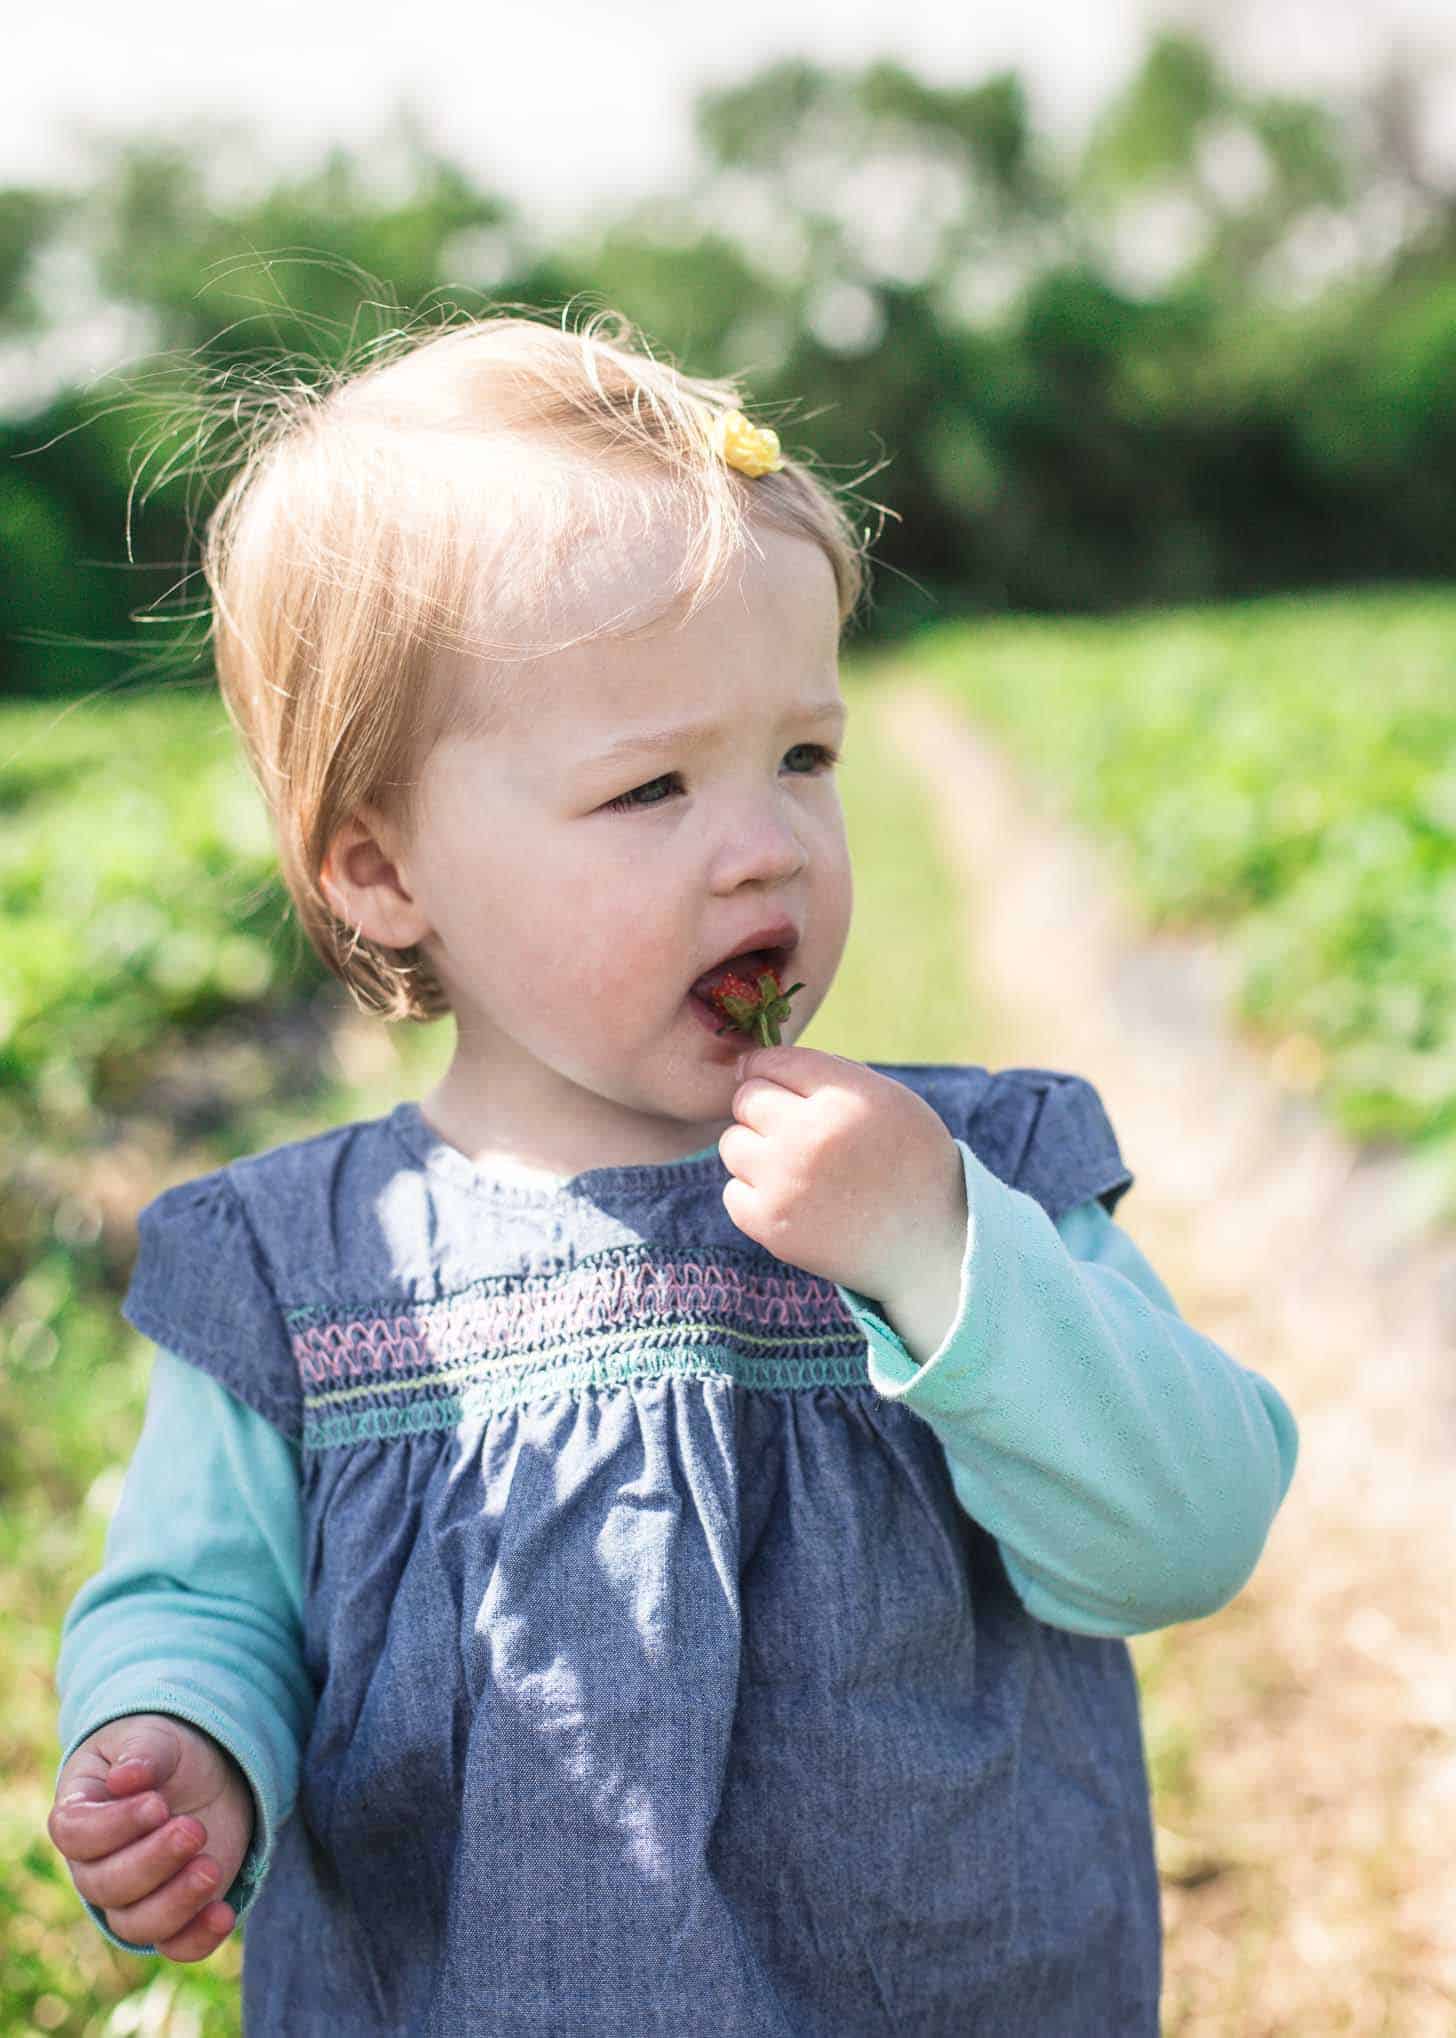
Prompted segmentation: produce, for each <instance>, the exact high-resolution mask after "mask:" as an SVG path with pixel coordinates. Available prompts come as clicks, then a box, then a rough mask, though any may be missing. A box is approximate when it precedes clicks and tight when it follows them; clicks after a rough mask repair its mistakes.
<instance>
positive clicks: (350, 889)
mask: <svg viewBox="0 0 1456 2038" xmlns="http://www.w3.org/2000/svg"><path fill="white" fill-rule="evenodd" d="M388 833H389V831H388V830H387V829H386V828H385V827H384V826H382V824H381V823H380V822H379V820H378V818H377V817H376V816H375V815H373V814H372V813H371V812H370V810H369V809H368V808H367V807H365V808H361V809H360V811H359V813H358V814H357V815H356V816H355V817H354V818H353V820H351V821H347V822H345V824H344V826H343V827H342V828H341V829H340V830H339V831H338V833H337V834H336V835H335V837H334V839H333V841H332V842H331V843H330V845H329V849H328V853H327V854H326V855H325V857H324V860H323V863H322V865H321V866H320V868H319V890H320V891H321V892H322V893H323V895H324V897H325V899H327V901H328V903H329V908H330V910H331V911H332V912H333V913H334V914H335V915H336V916H337V917H338V918H339V919H340V920H342V921H343V922H344V923H345V925H346V926H349V927H354V928H357V929H358V931H359V933H361V934H362V935H364V936H365V937H366V939H368V940H370V941H377V942H379V943H380V945H381V946H382V947H384V948H412V947H414V945H415V944H416V942H418V941H421V940H422V939H423V938H424V936H425V935H427V934H428V933H429V932H430V922H429V920H428V918H427V916H426V915H425V914H424V912H422V911H421V909H420V907H419V906H418V905H417V904H416V902H415V900H414V898H413V896H412V894H411V892H410V889H409V876H408V872H406V871H405V870H404V869H403V868H402V865H401V864H400V863H398V862H396V861H394V860H393V858H392V844H390V843H389V842H388V840H387V839H386V838H387V837H388Z"/></svg>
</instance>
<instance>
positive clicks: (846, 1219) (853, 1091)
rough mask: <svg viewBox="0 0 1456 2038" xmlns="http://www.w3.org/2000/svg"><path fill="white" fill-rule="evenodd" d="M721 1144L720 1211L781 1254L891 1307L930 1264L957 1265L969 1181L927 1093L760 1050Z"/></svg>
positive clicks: (807, 1052)
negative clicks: (724, 1179) (724, 1172)
mask: <svg viewBox="0 0 1456 2038" xmlns="http://www.w3.org/2000/svg"><path fill="white" fill-rule="evenodd" d="M738 1067H739V1074H740V1075H741V1076H742V1078H743V1080H742V1082H741V1083H740V1085H739V1088H738V1089H737V1090H736V1091H735V1093H734V1097H733V1116H734V1118H735V1119H736V1120H737V1123H736V1124H734V1125H730V1126H729V1128H728V1130H727V1131H726V1132H725V1133H724V1134H723V1136H722V1137H721V1139H720V1140H719V1141H718V1151H719V1153H720V1154H721V1155H722V1157H723V1164H724V1166H725V1167H726V1168H727V1169H728V1171H729V1173H730V1174H731V1175H732V1176H733V1180H732V1181H730V1182H729V1183H728V1184H727V1185H726V1187H725V1188H724V1190H723V1207H724V1208H725V1209H726V1210H727V1212H728V1215H729V1216H730V1217H731V1218H732V1219H733V1222H734V1223H735V1224H736V1225H737V1226H738V1229H739V1230H740V1231H742V1232H746V1233H747V1235H748V1237H749V1238H752V1239H755V1240H756V1241H757V1242H758V1244H759V1245H762V1246H766V1247H767V1248H768V1250H769V1251H770V1252H771V1253H773V1254H775V1255H776V1256H777V1258H779V1259H781V1260H787V1261H789V1262H790V1263H791V1264H792V1265H793V1266H796V1267H802V1268H803V1269H804V1271H805V1272H806V1273H809V1274H817V1275H819V1276H820V1277H821V1279H823V1280H826V1281H837V1282H838V1283H840V1285H841V1286H843V1287H845V1288H853V1289H855V1290H857V1291H858V1292H859V1293H860V1294H862V1295H869V1296H873V1297H874V1298H875V1299H876V1300H878V1301H881V1302H885V1303H893V1302H894V1301H895V1300H896V1299H897V1298H898V1297H899V1296H901V1295H903V1294H906V1293H908V1292H911V1291H913V1289H914V1288H915V1287H916V1285H917V1284H918V1283H920V1282H921V1281H923V1280H924V1278H925V1276H926V1273H927V1270H928V1269H944V1268H946V1267H949V1268H951V1269H958V1268H959V1266H960V1262H961V1256H962V1253H963V1251H964V1248H965V1238H966V1225H967V1221H968V1214H967V1210H966V1185H965V1173H964V1170H963V1168H962V1165H961V1156H960V1152H959V1149H958V1148H957V1146H956V1143H955V1141H954V1140H953V1139H952V1138H951V1135H950V1133H949V1132H948V1131H947V1130H946V1127H945V1124H944V1122H943V1120H942V1119H940V1118H939V1117H938V1116H937V1115H936V1113H935V1112H934V1111H933V1110H932V1109H931V1107H930V1106H929V1104H927V1103H926V1102H925V1100H924V1098H923V1097H919V1096H917V1095H916V1094H915V1092H914V1091H913V1090H911V1089H909V1088H907V1086H906V1085H905V1084H904V1083H897V1082H896V1081H895V1080H894V1079H893V1077H890V1076H882V1075H877V1074H876V1073H875V1071H874V1070H873V1069H868V1068H865V1067H864V1065H863V1064H862V1063H861V1062H856V1061H850V1060H848V1059H847V1058H846V1057H845V1056H843V1055H837V1054H824V1053H822V1052H820V1051H819V1050H818V1049H815V1048H810V1047H788V1046H781V1047H759V1048H754V1049H751V1050H750V1051H749V1052H748V1053H747V1054H745V1055H744V1056H743V1057H742V1058H741V1059H740V1061H739V1064H738Z"/></svg>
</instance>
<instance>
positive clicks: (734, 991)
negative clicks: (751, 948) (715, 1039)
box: [704, 963, 804, 1047]
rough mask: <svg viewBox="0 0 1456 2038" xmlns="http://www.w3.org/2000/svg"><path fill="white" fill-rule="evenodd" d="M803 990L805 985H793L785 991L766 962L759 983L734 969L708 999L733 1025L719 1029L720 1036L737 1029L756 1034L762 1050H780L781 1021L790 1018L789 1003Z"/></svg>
mask: <svg viewBox="0 0 1456 2038" xmlns="http://www.w3.org/2000/svg"><path fill="white" fill-rule="evenodd" d="M803 988H804V986H803V985H802V984H793V985H791V986H790V987H789V989H788V990H787V991H786V990H784V989H783V988H782V986H781V985H780V983H779V976H778V971H777V970H776V969H775V968H774V966H773V965H772V963H765V964H764V966H763V968H762V969H761V970H760V971H759V972H758V978H757V982H756V983H750V981H749V980H748V978H747V977H742V976H739V975H738V973H737V971H736V970H730V971H729V972H728V974H727V975H726V976H724V977H721V978H720V979H719V980H718V982H717V983H716V984H714V986H713V988H712V989H711V990H710V991H706V992H705V993H704V996H705V997H706V998H707V1001H708V1003H709V1004H710V1005H711V1006H712V1007H713V1009H714V1011H715V1012H721V1013H722V1014H723V1017H724V1018H725V1019H726V1020H727V1021H728V1022H729V1023H728V1025H727V1026H720V1027H719V1028H718V1031H719V1032H720V1033H727V1032H730V1031H731V1030H732V1028H733V1027H735V1026H736V1027H737V1028H738V1030H739V1032H740V1033H751V1034H753V1035H755V1037H756V1038H757V1040H758V1043H759V1046H760V1047H778V1046H779V1045H780V1035H779V1021H780V1020H781V1019H787V1018H788V1016H789V1000H790V998H792V997H793V995H794V992H795V991H802V990H803Z"/></svg>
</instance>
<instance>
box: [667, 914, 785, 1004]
mask: <svg viewBox="0 0 1456 2038" xmlns="http://www.w3.org/2000/svg"><path fill="white" fill-rule="evenodd" d="M765 934H766V935H770V936H772V937H774V938H772V939H768V940H766V939H764V938H763V935H765ZM798 945H799V930H798V929H797V928H796V927H794V926H791V925H789V924H788V923H787V922H785V923H781V924H780V925H779V926H777V927H770V928H765V929H763V930H762V933H761V934H760V935H758V936H755V937H754V938H753V939H752V940H750V941H745V942H740V944H739V945H738V947H737V948H736V949H735V950H734V951H733V953H732V955H720V956H719V958H718V960H717V961H716V962H710V963H709V964H708V967H707V968H706V969H705V970H700V971H699V972H698V974H697V976H695V977H694V978H693V985H696V984H700V983H702V981H703V979H704V977H710V976H712V975H713V973H714V971H715V970H720V969H726V968H727V967H728V966H729V964H730V963H735V962H742V961H744V960H745V959H746V958H747V957H749V956H754V957H757V958H762V960H764V961H766V962H767V963H768V964H769V965H770V967H771V968H773V969H775V970H782V969H784V968H785V967H786V966H787V964H788V962H789V958H790V957H791V956H792V955H793V953H794V951H795V949H796V948H797V947H798ZM691 988H692V985H690V986H689V989H691Z"/></svg>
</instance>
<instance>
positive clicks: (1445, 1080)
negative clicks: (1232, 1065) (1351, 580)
mask: <svg viewBox="0 0 1456 2038" xmlns="http://www.w3.org/2000/svg"><path fill="white" fill-rule="evenodd" d="M912 663H913V667H914V670H915V671H916V672H918V673H923V674H927V675H929V676H931V677H933V678H934V679H935V680H936V681H937V682H938V683H940V684H942V685H944V686H945V687H946V689H947V690H948V691H949V692H950V694H951V695H952V696H953V698H954V699H955V700H956V701H957V702H958V703H959V704H960V705H961V706H962V707H963V708H964V709H965V711H966V712H967V713H968V714H970V715H971V716H973V717H974V718H975V720H976V721H977V722H978V723H979V724H981V725H982V726H983V727H984V728H986V729H987V730H989V731H991V732H992V733H993V734H994V736H995V737H996V738H997V739H998V740H999V741H1000V742H1001V743H1002V744H1004V746H1005V747H1006V748H1007V749H1008V750H1009V752H1010V753H1011V754H1012V755H1013V756H1015V757H1016V758H1018V759H1019V760H1020V761H1021V762H1022V763H1023V764H1024V766H1025V767H1026V769H1027V771H1028V772H1029V773H1030V774H1031V776H1032V778H1033V779H1034V780H1035V781H1036V783H1038V784H1039V785H1040V786H1042V787H1044V788H1045V789H1046V791H1047V793H1048V795H1049V797H1050V798H1051V799H1052V800H1053V801H1054V803H1055V804H1056V805H1057V807H1058V808H1059V809H1061V810H1062V811H1065V812H1066V813H1068V814H1070V815H1071V816H1073V817H1074V818H1075V819H1077V820H1078V821H1080V822H1081V823H1083V824H1084V825H1085V826H1087V827H1088V828H1089V829H1091V830H1093V831H1095V833H1096V834H1097V836H1098V837H1099V838H1101V839H1102V840H1104V841H1105V842H1106V843H1107V845H1108V848H1109V852H1110V854H1111V855H1112V857H1113V860H1114V868H1115V869H1116V870H1117V871H1118V872H1119V873H1120V875H1121V877H1122V880H1123V881H1124V883H1125V884H1126V886H1127V889H1128V891H1129V893H1130V895H1131V896H1132V898H1133V899H1134V900H1135V902H1136V904H1137V906H1138V908H1139V910H1140V913H1141V915H1142V917H1143V918H1144V919H1145V920H1146V922H1147V923H1148V924H1150V925H1152V926H1155V927H1157V926H1161V927H1199V928H1207V929H1212V930H1216V931H1217V935H1218V940H1219V945H1220V948H1221V950H1222V951H1223V952H1224V954H1226V955H1227V956H1228V958H1229V959H1230V961H1231V963H1232V965H1233V970H1234V976H1235V981H1236V986H1237V993H1236V996H1237V1011H1238V1013H1239V1015H1240V1017H1241V1018H1242V1019H1243V1020H1244V1021H1245V1022H1246V1023H1247V1024H1248V1026H1249V1027H1250V1028H1251V1029H1254V1030H1256V1031H1257V1032H1258V1034H1259V1035H1260V1036H1262V1037H1263V1039H1264V1041H1265V1043H1266V1045H1268V1046H1269V1047H1270V1048H1271V1049H1272V1051H1273V1065H1274V1067H1275V1068H1276V1070H1277V1071H1278V1072H1279V1073H1280V1074H1281V1075H1282V1076H1283V1077H1284V1078H1285V1079H1286V1080H1287V1081H1288V1082H1289V1083H1290V1084H1291V1085H1292V1086H1293V1087H1296V1088H1299V1089H1303V1090H1305V1091H1307V1092H1308V1093H1310V1094H1311V1095H1313V1096H1315V1097H1316V1098H1318V1100H1319V1101H1320V1102H1321V1104H1322V1105H1323V1106H1324V1107H1325V1108H1327V1109H1328V1111H1329V1113H1330V1115H1331V1116H1332V1118H1333V1119H1334V1121H1335V1122H1336V1123H1337V1124H1338V1125H1340V1126H1341V1127H1342V1128H1343V1129H1344V1130H1345V1131H1346V1132H1348V1133H1349V1134H1351V1135H1352V1136H1353V1137H1355V1138H1357V1139H1361V1140H1371V1141H1386V1142H1391V1143H1394V1144H1398V1145H1400V1146H1402V1147H1408V1148H1409V1149H1410V1150H1411V1157H1412V1160H1413V1162H1414V1166H1415V1175H1416V1176H1418V1177H1421V1178H1423V1179H1424V1180H1425V1182H1426V1184H1427V1189H1428V1193H1429V1202H1428V1205H1427V1207H1428V1209H1429V1210H1430V1212H1431V1213H1432V1214H1434V1215H1442V1214H1444V1215H1446V1216H1452V1215H1456V591H1452V590H1450V589H1440V590H1431V591H1428V592H1421V593H1416V594H1407V595H1393V594H1378V595H1377V594H1362V595H1355V594H1341V595H1332V596H1326V597H1323V598H1321V599H1319V600H1308V599H1298V600H1295V599H1280V600H1268V601H1262V602H1256V603H1248V604H1241V605H1233V606H1228V607H1222V608H1216V609H1214V608H1210V609H1189V610H1182V611H1170V612H1165V613H1162V614H1146V615H1141V616H1138V617H1135V618H1128V619H1124V620H1121V621H1116V622H1113V621H1103V620H1096V619H1093V620H1080V619H1079V620H1075V621H1072V620H1061V619H1057V620H1048V621H1035V622H1005V623H1000V622H998V623H994V624H978V625H974V626H965V625H948V626H945V627H942V628H938V629H932V630H929V631H926V632H925V633H923V634H922V635H921V636H920V637H919V638H918V639H917V640H916V644H915V650H914V656H913V661H912Z"/></svg>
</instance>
